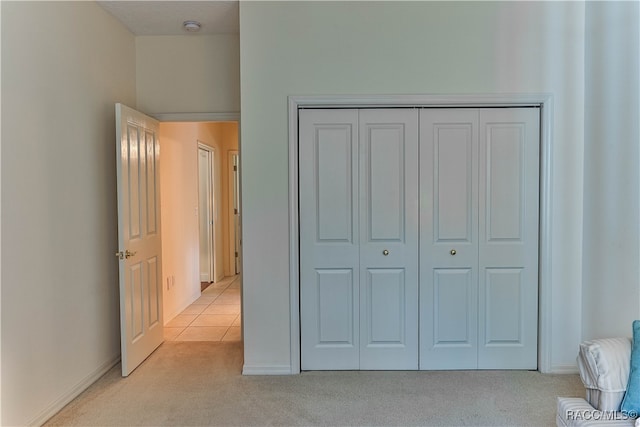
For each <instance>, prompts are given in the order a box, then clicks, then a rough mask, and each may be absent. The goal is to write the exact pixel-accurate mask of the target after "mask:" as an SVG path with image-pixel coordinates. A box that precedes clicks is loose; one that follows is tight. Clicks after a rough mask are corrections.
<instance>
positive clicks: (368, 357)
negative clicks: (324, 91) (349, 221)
mask: <svg viewBox="0 0 640 427" xmlns="http://www.w3.org/2000/svg"><path fill="white" fill-rule="evenodd" d="M359 136H360V369H417V368H418V112H417V110H415V109H371V110H360V130H359Z"/></svg>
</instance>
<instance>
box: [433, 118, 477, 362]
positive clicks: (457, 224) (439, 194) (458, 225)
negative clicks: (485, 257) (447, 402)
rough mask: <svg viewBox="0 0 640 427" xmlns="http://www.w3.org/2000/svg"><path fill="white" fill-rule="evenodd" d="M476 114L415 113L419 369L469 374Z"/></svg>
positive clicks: (473, 321)
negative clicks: (417, 136)
mask: <svg viewBox="0 0 640 427" xmlns="http://www.w3.org/2000/svg"><path fill="white" fill-rule="evenodd" d="M477 165H478V111H477V110H460V109H442V110H422V111H421V113H420V369H475V368H476V367H477V351H478V327H477V317H478V316H477V315H478V310H477V307H478V291H477V289H478V288H477V286H478V186H477V182H478V180H477V176H478V168H477Z"/></svg>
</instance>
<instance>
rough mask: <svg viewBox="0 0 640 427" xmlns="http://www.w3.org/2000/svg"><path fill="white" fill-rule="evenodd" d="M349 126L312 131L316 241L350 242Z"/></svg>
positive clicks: (330, 126) (327, 126) (351, 148)
mask: <svg viewBox="0 0 640 427" xmlns="http://www.w3.org/2000/svg"><path fill="white" fill-rule="evenodd" d="M352 132H353V130H352V129H351V125H341V126H338V125H333V126H332V125H325V126H318V127H317V128H316V137H315V140H314V145H315V151H316V165H315V171H316V185H317V188H316V192H317V195H318V199H317V214H316V215H317V217H318V231H317V234H318V237H317V239H318V241H327V242H348V243H351V242H352V241H353V234H352V230H353V194H352V186H353V183H352V176H353V169H352V163H353V159H352V152H353V143H354V141H353V140H352V138H351V134H352Z"/></svg>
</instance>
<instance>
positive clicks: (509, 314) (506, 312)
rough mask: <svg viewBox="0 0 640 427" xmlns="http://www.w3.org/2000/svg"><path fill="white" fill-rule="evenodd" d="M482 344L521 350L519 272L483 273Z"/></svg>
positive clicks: (522, 304) (522, 309)
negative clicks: (483, 317) (484, 284)
mask: <svg viewBox="0 0 640 427" xmlns="http://www.w3.org/2000/svg"><path fill="white" fill-rule="evenodd" d="M485 280H486V299H485V310H486V313H487V320H486V322H485V333H484V336H485V342H484V344H485V345H487V346H505V345H506V346H511V345H518V346H521V345H522V344H523V343H522V326H523V323H524V318H523V314H524V313H525V312H526V309H525V301H524V300H523V299H522V297H523V295H524V293H523V292H522V285H523V282H522V269H519V268H489V269H487V270H486V272H485Z"/></svg>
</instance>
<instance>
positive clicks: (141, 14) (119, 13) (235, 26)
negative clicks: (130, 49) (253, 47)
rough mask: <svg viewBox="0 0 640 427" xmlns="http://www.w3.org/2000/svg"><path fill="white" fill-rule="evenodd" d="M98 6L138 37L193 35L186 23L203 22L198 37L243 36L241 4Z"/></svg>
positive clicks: (153, 0) (118, 2)
mask: <svg viewBox="0 0 640 427" xmlns="http://www.w3.org/2000/svg"><path fill="white" fill-rule="evenodd" d="M98 4H99V5H100V6H102V7H103V8H104V9H106V10H107V11H108V12H109V13H111V14H112V15H113V16H115V17H116V18H117V19H118V20H119V21H120V22H122V23H123V24H124V25H125V26H126V27H127V28H128V29H129V30H130V31H131V32H132V33H133V34H135V35H136V36H170V35H184V34H193V33H189V32H187V31H185V30H184V29H183V28H182V23H183V22H184V21H198V22H200V23H201V24H202V27H201V29H200V31H199V32H198V33H197V34H238V33H239V32H240V22H239V2H238V0H209V1H188V0H183V1H180V0H174V1H165V0H136V1H129V0H111V1H101V0H98Z"/></svg>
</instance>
